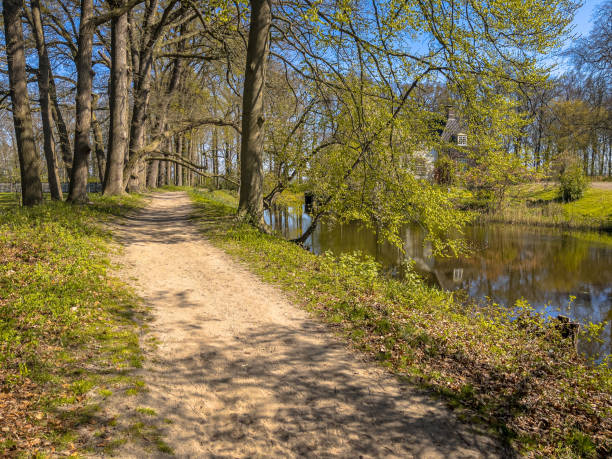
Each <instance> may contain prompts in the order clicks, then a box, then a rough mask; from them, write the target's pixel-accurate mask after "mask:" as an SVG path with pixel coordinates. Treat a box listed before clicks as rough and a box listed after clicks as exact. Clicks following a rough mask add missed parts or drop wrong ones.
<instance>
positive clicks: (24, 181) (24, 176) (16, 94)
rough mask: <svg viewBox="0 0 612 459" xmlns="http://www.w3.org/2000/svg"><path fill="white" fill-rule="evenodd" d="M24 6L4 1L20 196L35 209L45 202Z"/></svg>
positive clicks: (24, 203)
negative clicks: (30, 87)
mask: <svg viewBox="0 0 612 459" xmlns="http://www.w3.org/2000/svg"><path fill="white" fill-rule="evenodd" d="M22 5H23V3H22V2H21V1H20V0H2V7H3V16H4V38H5V42H6V57H7V61H8V73H9V87H10V92H11V102H12V105H13V124H14V125H15V138H16V142H17V154H18V156H19V171H20V173H21V196H22V202H23V205H24V206H32V205H35V204H40V203H41V202H42V183H41V182H40V176H39V168H38V157H37V156H38V155H37V153H36V145H35V144H34V132H33V130H32V113H31V112H30V105H29V102H28V85H27V79H26V61H25V50H24V41H23V30H22V28H21V7H22Z"/></svg>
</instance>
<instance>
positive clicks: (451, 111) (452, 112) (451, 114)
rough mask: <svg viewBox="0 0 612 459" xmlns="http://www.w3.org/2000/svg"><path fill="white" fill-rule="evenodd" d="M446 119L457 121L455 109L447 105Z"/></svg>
mask: <svg viewBox="0 0 612 459" xmlns="http://www.w3.org/2000/svg"><path fill="white" fill-rule="evenodd" d="M446 119H447V120H448V121H451V120H456V119H457V117H456V116H455V109H454V107H453V106H452V105H446Z"/></svg>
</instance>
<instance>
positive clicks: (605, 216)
mask: <svg viewBox="0 0 612 459" xmlns="http://www.w3.org/2000/svg"><path fill="white" fill-rule="evenodd" d="M486 218H487V219H489V220H493V221H505V222H510V223H525V224H539V225H552V226H562V227H568V228H592V229H607V230H609V229H612V190H606V189H601V188H593V187H589V188H587V190H586V191H585V193H584V196H583V197H582V198H580V199H578V200H576V201H573V202H568V203H566V202H561V201H559V199H558V190H557V186H556V185H555V184H550V183H545V184H543V183H536V184H523V185H518V186H516V187H513V188H511V189H510V190H509V192H508V195H507V198H506V202H505V203H504V206H503V207H502V209H501V210H500V211H498V212H497V213H495V214H492V215H488V216H487V217H486Z"/></svg>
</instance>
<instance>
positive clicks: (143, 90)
mask: <svg viewBox="0 0 612 459" xmlns="http://www.w3.org/2000/svg"><path fill="white" fill-rule="evenodd" d="M158 3H159V2H158V0H152V1H151V2H150V3H149V4H148V5H147V10H146V15H145V16H146V17H145V25H144V27H143V32H142V37H141V41H140V49H139V50H138V52H139V62H138V69H137V72H136V73H135V74H134V78H133V80H134V102H133V104H132V119H131V122H130V140H129V149H128V151H129V155H130V156H132V155H135V154H136V153H137V152H138V151H139V150H140V149H141V148H142V146H143V144H144V139H145V129H146V118H147V109H148V106H149V97H150V92H151V67H152V65H153V48H154V46H153V44H154V43H151V41H156V40H157V38H159V37H153V36H152V33H153V30H152V29H153V27H154V24H153V19H154V18H155V16H156V14H157V6H158ZM143 170H145V162H144V158H140V159H139V160H138V161H136V163H135V165H134V167H133V170H125V168H124V171H123V179H124V181H125V180H126V179H128V180H129V182H128V189H129V190H130V191H137V190H139V189H141V187H144V186H145V185H146V184H145V183H144V180H143V176H144V177H145V180H146V173H144V174H143Z"/></svg>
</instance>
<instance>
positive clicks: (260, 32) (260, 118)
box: [238, 0, 272, 227]
mask: <svg viewBox="0 0 612 459" xmlns="http://www.w3.org/2000/svg"><path fill="white" fill-rule="evenodd" d="M250 6H251V20H250V28H249V42H248V47H247V56H246V68H245V79H244V90H243V94H242V140H241V144H240V201H239V204H238V217H239V218H240V219H242V220H245V221H249V222H251V223H253V224H254V225H256V226H259V227H263V223H264V221H263V145H264V130H263V127H264V113H263V97H264V88H265V85H266V67H267V65H268V63H267V60H268V53H269V50H270V26H271V23H272V15H271V9H270V0H252V1H251V2H250Z"/></svg>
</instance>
